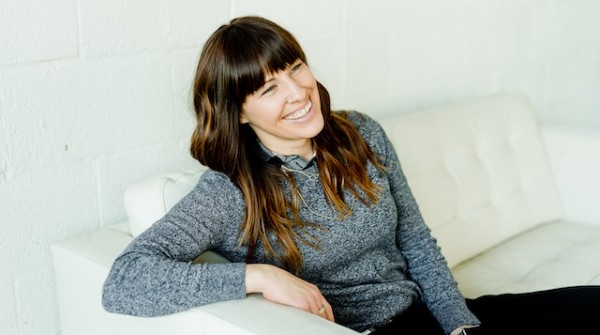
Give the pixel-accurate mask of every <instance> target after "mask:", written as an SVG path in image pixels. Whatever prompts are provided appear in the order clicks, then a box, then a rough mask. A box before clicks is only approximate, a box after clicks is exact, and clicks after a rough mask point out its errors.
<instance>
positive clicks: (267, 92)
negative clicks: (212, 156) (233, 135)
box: [241, 60, 323, 160]
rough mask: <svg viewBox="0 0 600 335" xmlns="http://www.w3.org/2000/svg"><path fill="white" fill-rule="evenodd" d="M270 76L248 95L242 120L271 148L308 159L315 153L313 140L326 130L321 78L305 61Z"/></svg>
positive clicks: (284, 153) (299, 61)
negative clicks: (321, 102)
mask: <svg viewBox="0 0 600 335" xmlns="http://www.w3.org/2000/svg"><path fill="white" fill-rule="evenodd" d="M269 76H270V78H269V79H267V81H266V82H265V85H264V86H263V87H261V88H259V89H258V90H257V91H256V92H254V93H253V94H251V95H249V96H248V97H247V98H246V101H245V102H244V104H243V105H242V114H241V121H242V123H243V124H248V125H249V126H250V127H251V128H252V130H254V132H255V133H256V136H257V137H258V139H259V140H260V142H261V143H263V144H264V145H265V146H266V147H267V148H269V149H270V150H271V151H273V152H276V153H278V154H281V155H293V154H298V155H300V156H303V157H304V158H306V159H307V160H308V159H310V158H311V157H312V156H313V148H312V141H311V139H312V138H313V137H315V136H317V135H318V134H319V132H321V129H323V115H322V114H321V104H320V100H319V90H318V87H317V80H316V79H315V77H314V76H313V74H312V72H311V70H310V69H309V68H308V66H307V65H306V64H305V63H304V62H303V61H301V60H298V61H296V62H295V63H293V64H292V65H291V66H288V67H287V68H285V69H283V70H281V71H279V72H276V73H274V74H270V75H269ZM313 101H314V103H313Z"/></svg>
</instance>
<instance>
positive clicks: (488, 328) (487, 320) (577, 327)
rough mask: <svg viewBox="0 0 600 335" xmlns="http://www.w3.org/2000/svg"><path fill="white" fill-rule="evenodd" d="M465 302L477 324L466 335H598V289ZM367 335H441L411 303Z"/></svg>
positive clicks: (422, 307)
mask: <svg viewBox="0 0 600 335" xmlns="http://www.w3.org/2000/svg"><path fill="white" fill-rule="evenodd" d="M466 302H467V306H469V309H470V310H471V311H472V312H473V314H475V315H476V316H477V317H478V318H479V320H480V321H481V327H478V328H476V329H473V330H472V331H469V330H468V331H467V332H468V333H469V334H474V335H497V334H498V335H499V334H503V335H521V334H523V335H525V334H527V335H530V334H534V335H536V334H544V335H555V334H556V335H559V334H560V335H564V334H577V335H587V334H600V286H577V287H567V288H560V289H553V290H547V291H537V292H531V293H518V294H500V295H489V296H482V297H479V298H476V299H467V300H466ZM371 334H373V335H392V334H393V335H404V334H419V335H445V334H444V331H443V330H442V329H441V327H440V326H439V324H438V323H437V321H436V319H435V318H434V317H433V315H432V314H431V313H430V312H429V310H428V309H427V307H425V305H423V304H414V305H413V306H411V307H410V308H409V309H408V310H406V311H405V312H404V313H402V314H401V315H399V316H397V317H395V318H394V319H393V320H392V322H390V323H389V324H387V325H385V326H383V327H381V328H378V329H377V330H376V331H375V332H373V333H371Z"/></svg>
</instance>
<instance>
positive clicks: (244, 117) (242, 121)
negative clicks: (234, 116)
mask: <svg viewBox="0 0 600 335" xmlns="http://www.w3.org/2000/svg"><path fill="white" fill-rule="evenodd" d="M244 114H245V113H244V112H243V111H242V113H241V114H240V123H241V124H246V123H248V119H246V116H245V115H244Z"/></svg>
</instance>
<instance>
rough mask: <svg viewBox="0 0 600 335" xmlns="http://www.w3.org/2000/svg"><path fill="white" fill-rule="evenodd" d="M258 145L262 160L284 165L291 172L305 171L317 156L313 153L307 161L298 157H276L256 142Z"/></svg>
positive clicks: (276, 155)
mask: <svg viewBox="0 0 600 335" xmlns="http://www.w3.org/2000/svg"><path fill="white" fill-rule="evenodd" d="M258 145H259V146H260V148H261V154H262V156H263V159H264V160H265V161H267V162H269V161H271V162H273V163H278V164H284V165H285V166H286V167H288V168H289V169H292V170H305V169H307V168H308V167H310V166H311V165H312V164H313V163H314V161H315V157H316V156H317V152H316V151H315V152H313V154H312V157H311V158H310V159H309V160H306V158H304V157H302V156H300V155H278V154H276V153H274V152H273V151H271V150H269V148H267V147H266V146H264V144H262V143H261V142H260V141H258Z"/></svg>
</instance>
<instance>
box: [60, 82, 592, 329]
mask: <svg viewBox="0 0 600 335" xmlns="http://www.w3.org/2000/svg"><path fill="white" fill-rule="evenodd" d="M380 122H381V123H382V125H383V126H384V128H385V130H386V132H387V133H388V135H389V136H390V138H391V139H392V141H393V143H394V145H395V147H396V150H397V152H398V155H399V157H400V160H401V162H402V164H403V169H404V171H405V174H406V176H407V178H408V182H409V184H410V186H411V187H412V189H413V192H414V194H415V197H416V198H417V201H418V203H419V205H420V207H421V210H422V212H423V215H424V218H425V220H426V222H427V224H428V225H429V226H430V227H431V229H432V231H433V234H434V235H435V236H436V237H437V239H438V242H439V244H440V246H441V248H442V252H443V253H444V254H445V256H446V257H447V259H448V262H449V264H450V266H451V268H452V271H453V273H454V274H455V276H456V279H457V281H458V284H459V287H460V289H461V291H462V292H463V294H464V295H465V296H467V297H476V296H479V295H483V294H488V293H502V292H523V291H530V290H538V289H547V288H553V287H559V286H568V285H581V284H600V257H599V256H600V208H599V207H600V206H599V205H600V203H599V202H598V199H600V178H599V177H598V171H600V133H595V132H592V131H591V130H588V131H586V130H582V129H569V128H561V127H549V126H542V127H540V126H539V124H538V122H537V121H536V119H535V118H534V114H533V111H532V108H531V105H530V103H529V101H528V100H527V98H526V97H525V96H524V95H522V94H518V93H504V94H498V95H494V96H489V97H484V98H480V99H476V100H471V101H465V102H462V103H458V104H454V105H451V106H444V107H440V108H434V109H430V110H425V111H418V112H414V113H407V114H400V115H396V116H389V117H385V118H381V119H380ZM200 173H202V169H199V170H197V171H183V172H178V173H174V174H172V175H163V176H157V177H154V178H151V179H148V180H145V181H142V182H140V183H137V184H135V185H132V186H131V187H129V188H128V189H127V191H126V193H125V197H124V198H125V199H124V200H125V206H126V211H127V214H128V217H129V220H128V222H124V223H120V224H116V225H114V226H109V227H105V228H102V229H98V230H95V231H90V232H86V233H84V234H81V235H78V236H74V237H72V238H69V239H66V240H63V241H60V242H58V243H56V244H54V245H53V247H52V252H53V259H54V262H55V273H56V282H57V292H58V300H59V306H60V319H61V325H62V334H63V335H81V334H86V335H92V334H111V335H118V334H127V335H134V334H144V335H153V334H195V335H200V334H261V335H271V334H278V335H279V334H292V335H293V334H331V335H333V334H340V335H341V334H357V333H356V332H354V331H352V330H350V329H347V328H345V327H342V326H339V325H336V324H333V323H331V322H328V321H325V320H323V319H321V318H319V317H316V316H313V315H311V314H308V313H305V312H302V311H300V310H296V309H294V308H290V307H285V306H280V305H277V304H274V303H271V302H268V301H266V300H264V299H262V297H261V296H259V295H254V296H250V297H248V298H247V299H243V300H237V301H227V302H221V303H215V304H211V305H206V306H201V307H198V308H195V309H192V310H189V311H186V312H182V313H178V314H174V315H170V316H165V317H157V318H137V317H130V316H123V315H116V314H109V313H107V312H105V311H104V310H103V309H102V307H101V303H100V297H101V286H102V283H103V281H104V279H105V277H106V275H107V273H108V270H109V267H110V265H111V263H112V261H113V260H114V258H115V257H116V256H117V255H118V254H119V253H120V252H121V251H122V250H123V248H124V247H125V246H126V245H127V244H128V243H129V241H130V240H131V239H132V236H136V235H137V234H139V232H141V231H143V230H144V229H145V228H146V227H148V225H150V224H151V223H152V222H154V220H156V219H157V218H159V217H160V216H161V215H163V214H164V213H165V211H166V210H168V208H170V207H171V206H172V205H173V204H174V203H175V202H176V201H177V200H178V199H180V198H181V197H182V196H183V195H184V194H185V193H186V192H188V191H189V190H190V189H191V187H192V186H193V185H194V183H195V182H196V180H197V179H198V177H199V175H200ZM200 261H224V260H223V259H222V258H221V257H220V256H218V255H216V254H207V255H204V258H203V259H202V260H200Z"/></svg>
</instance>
